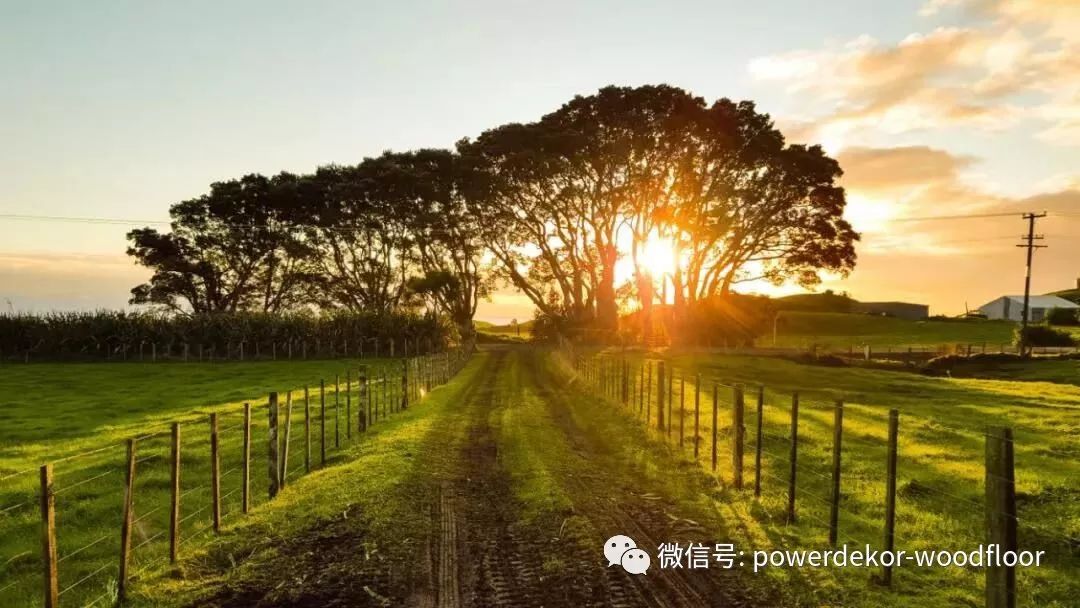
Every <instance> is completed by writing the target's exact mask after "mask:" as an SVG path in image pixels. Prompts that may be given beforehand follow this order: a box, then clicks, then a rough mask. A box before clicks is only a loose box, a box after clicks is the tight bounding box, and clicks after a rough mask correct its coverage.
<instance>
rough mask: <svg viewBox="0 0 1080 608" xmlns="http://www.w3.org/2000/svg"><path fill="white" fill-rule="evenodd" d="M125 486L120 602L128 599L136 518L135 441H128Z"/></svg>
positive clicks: (119, 582) (121, 537)
mask: <svg viewBox="0 0 1080 608" xmlns="http://www.w3.org/2000/svg"><path fill="white" fill-rule="evenodd" d="M125 479H126V482H125V484H124V518H123V519H122V520H121V522H120V570H119V573H118V574H117V577H116V598H117V601H118V602H123V601H124V600H125V599H127V579H128V564H129V563H130V560H131V522H132V521H133V520H134V518H135V440H134V439H128V440H127V476H126V478H125Z"/></svg>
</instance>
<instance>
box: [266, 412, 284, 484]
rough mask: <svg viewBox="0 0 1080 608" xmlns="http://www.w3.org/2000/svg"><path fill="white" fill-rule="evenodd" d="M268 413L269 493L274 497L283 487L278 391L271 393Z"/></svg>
mask: <svg viewBox="0 0 1080 608" xmlns="http://www.w3.org/2000/svg"><path fill="white" fill-rule="evenodd" d="M268 415H269V417H270V419H269V424H268V426H267V432H266V441H267V458H266V473H267V475H268V476H269V477H270V486H269V495H270V498H273V497H275V496H277V494H278V490H280V489H281V468H280V467H281V463H280V461H279V459H278V394H277V393H276V392H272V393H270V407H269V408H268Z"/></svg>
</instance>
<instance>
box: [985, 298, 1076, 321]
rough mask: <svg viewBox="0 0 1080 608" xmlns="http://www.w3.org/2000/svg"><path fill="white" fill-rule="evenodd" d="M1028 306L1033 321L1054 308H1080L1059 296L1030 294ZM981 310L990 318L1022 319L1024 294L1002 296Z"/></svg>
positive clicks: (1029, 318)
mask: <svg viewBox="0 0 1080 608" xmlns="http://www.w3.org/2000/svg"><path fill="white" fill-rule="evenodd" d="M1028 306H1029V308H1030V309H1031V310H1030V312H1029V313H1028V320H1029V321H1031V322H1033V323H1038V322H1039V321H1042V320H1043V319H1044V318H1045V317H1046V313H1048V312H1050V309H1052V308H1080V305H1077V304H1074V303H1072V302H1070V301H1068V300H1066V299H1065V298H1059V297H1058V296H1030V297H1029V298H1028ZM979 311H980V312H982V313H983V314H985V315H986V318H988V319H1008V320H1010V321H1021V320H1023V314H1024V296H1001V297H1000V298H998V299H996V300H993V301H992V302H987V303H986V304H983V305H982V306H980V307H979Z"/></svg>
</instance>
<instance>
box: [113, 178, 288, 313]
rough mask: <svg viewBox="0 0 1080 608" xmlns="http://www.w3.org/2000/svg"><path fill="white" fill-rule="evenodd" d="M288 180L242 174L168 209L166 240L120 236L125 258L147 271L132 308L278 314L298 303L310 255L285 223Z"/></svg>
mask: <svg viewBox="0 0 1080 608" xmlns="http://www.w3.org/2000/svg"><path fill="white" fill-rule="evenodd" d="M296 180H297V178H296V176H294V175H291V174H288V173H282V174H280V175H277V176H274V177H273V178H267V177H264V176H262V175H247V176H245V177H243V178H241V179H239V180H230V181H225V182H218V183H214V184H212V185H211V186H210V192H209V193H208V194H206V195H203V196H201V197H199V198H195V199H191V200H187V201H183V202H180V203H177V204H175V205H173V206H172V207H171V208H170V210H169V213H170V215H171V216H172V224H171V228H172V230H171V231H170V232H168V233H162V232H159V231H158V230H156V229H153V228H141V229H137V230H132V231H131V232H130V233H128V235H127V236H128V240H129V241H130V243H131V245H130V246H129V247H128V250H127V252H128V255H131V256H132V257H134V258H135V259H136V261H137V262H138V263H139V264H141V265H143V266H146V267H148V268H150V269H152V270H153V271H154V274H153V276H151V278H150V280H149V282H147V283H145V284H142V285H139V286H137V287H135V288H133V289H132V290H131V293H132V297H131V303H132V304H149V305H153V306H158V307H162V308H165V309H169V310H173V311H178V312H195V313H208V312H231V311H237V310H259V311H264V312H278V311H282V310H288V309H291V308H295V307H297V306H299V305H301V304H302V303H303V302H304V301H305V298H306V296H305V293H304V290H303V286H304V285H305V284H306V282H307V281H308V279H309V278H310V267H309V264H308V261H309V258H310V249H309V248H308V247H307V245H306V244H305V243H304V242H303V240H302V239H301V238H300V234H299V232H298V231H297V230H296V228H295V227H294V225H293V222H292V221H291V220H290V214H291V208H292V207H293V204H294V201H293V199H292V196H293V195H292V189H293V187H294V185H295V183H296Z"/></svg>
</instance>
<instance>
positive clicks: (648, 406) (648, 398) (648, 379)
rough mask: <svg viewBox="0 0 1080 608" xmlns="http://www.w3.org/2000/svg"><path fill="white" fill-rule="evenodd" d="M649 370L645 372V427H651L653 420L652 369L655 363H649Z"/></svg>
mask: <svg viewBox="0 0 1080 608" xmlns="http://www.w3.org/2000/svg"><path fill="white" fill-rule="evenodd" d="M647 365H648V368H649V371H648V373H646V374H645V428H649V421H650V420H652V370H653V365H652V364H651V363H650V364H647Z"/></svg>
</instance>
